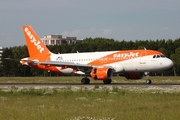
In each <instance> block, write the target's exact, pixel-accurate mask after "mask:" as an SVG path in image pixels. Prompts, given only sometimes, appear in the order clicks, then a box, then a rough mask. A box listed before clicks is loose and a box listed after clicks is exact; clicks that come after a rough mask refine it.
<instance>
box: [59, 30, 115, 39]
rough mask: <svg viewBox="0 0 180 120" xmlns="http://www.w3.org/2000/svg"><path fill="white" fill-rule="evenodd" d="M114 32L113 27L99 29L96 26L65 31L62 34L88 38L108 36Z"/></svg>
mask: <svg viewBox="0 0 180 120" xmlns="http://www.w3.org/2000/svg"><path fill="white" fill-rule="evenodd" d="M112 32H113V30H112V29H102V30H98V29H95V28H90V29H86V30H73V31H71V32H70V31H64V32H62V33H61V34H62V35H63V36H74V37H77V38H80V39H83V38H86V37H106V36H108V35H110V34H111V33H112Z"/></svg>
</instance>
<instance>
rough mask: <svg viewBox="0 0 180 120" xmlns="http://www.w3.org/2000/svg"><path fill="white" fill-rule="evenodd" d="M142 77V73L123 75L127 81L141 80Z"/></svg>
mask: <svg viewBox="0 0 180 120" xmlns="http://www.w3.org/2000/svg"><path fill="white" fill-rule="evenodd" d="M143 76H144V72H132V73H124V77H125V78H127V79H141V78H142V77H143Z"/></svg>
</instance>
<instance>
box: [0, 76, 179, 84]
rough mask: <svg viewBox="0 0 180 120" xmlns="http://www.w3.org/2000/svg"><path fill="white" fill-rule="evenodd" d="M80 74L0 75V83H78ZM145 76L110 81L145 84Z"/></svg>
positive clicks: (160, 79) (156, 79)
mask: <svg viewBox="0 0 180 120" xmlns="http://www.w3.org/2000/svg"><path fill="white" fill-rule="evenodd" d="M81 79H82V77H81V76H61V77H58V76H57V77H0V83H80V81H81ZM150 79H151V80H152V84H161V83H162V84H180V77H179V76H152V77H150ZM90 80H91V82H90V83H103V82H102V81H99V80H94V79H91V78H90ZM145 80H146V77H144V78H143V79H140V80H127V79H126V78H124V77H120V76H113V77H112V83H127V84H128V83H129V84H131V83H140V84H141V83H142V84H145Z"/></svg>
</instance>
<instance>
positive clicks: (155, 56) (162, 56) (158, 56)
mask: <svg viewBox="0 0 180 120" xmlns="http://www.w3.org/2000/svg"><path fill="white" fill-rule="evenodd" d="M153 58H165V56H164V55H153Z"/></svg>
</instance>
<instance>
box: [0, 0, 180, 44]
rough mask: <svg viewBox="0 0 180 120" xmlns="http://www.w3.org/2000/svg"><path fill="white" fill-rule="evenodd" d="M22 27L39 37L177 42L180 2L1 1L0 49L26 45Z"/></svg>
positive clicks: (96, 0) (111, 0)
mask: <svg viewBox="0 0 180 120" xmlns="http://www.w3.org/2000/svg"><path fill="white" fill-rule="evenodd" d="M23 25H31V26H32V27H33V29H34V30H35V31H36V33H37V34H38V35H39V37H44V35H49V34H61V35H63V36H72V37H77V39H84V38H86V37H92V38H95V37H104V38H113V39H115V40H127V41H129V40H150V39H151V40H156V39H166V40H168V39H173V40H175V39H176V38H180V0H29V1H26V0H0V46H2V47H13V46H20V45H25V40H24V35H23V32H22V26H23Z"/></svg>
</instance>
